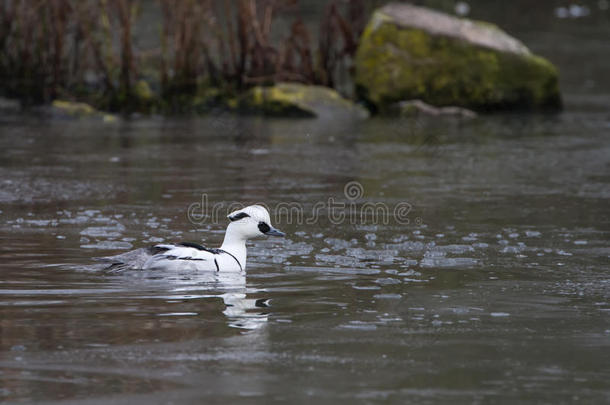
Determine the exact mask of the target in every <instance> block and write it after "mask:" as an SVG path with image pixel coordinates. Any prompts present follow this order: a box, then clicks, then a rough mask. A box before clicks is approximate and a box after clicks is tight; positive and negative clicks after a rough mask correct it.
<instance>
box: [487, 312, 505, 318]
mask: <svg viewBox="0 0 610 405" xmlns="http://www.w3.org/2000/svg"><path fill="white" fill-rule="evenodd" d="M490 315H491V316H493V317H494V318H502V317H506V316H510V314H509V313H508V312H492V313H491V314H490Z"/></svg>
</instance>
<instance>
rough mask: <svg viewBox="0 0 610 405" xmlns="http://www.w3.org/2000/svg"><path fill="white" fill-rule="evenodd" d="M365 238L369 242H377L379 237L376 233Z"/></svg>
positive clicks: (368, 234)
mask: <svg viewBox="0 0 610 405" xmlns="http://www.w3.org/2000/svg"><path fill="white" fill-rule="evenodd" d="M364 237H365V238H366V240H369V241H373V240H377V235H375V234H374V233H367V234H366V235H364Z"/></svg>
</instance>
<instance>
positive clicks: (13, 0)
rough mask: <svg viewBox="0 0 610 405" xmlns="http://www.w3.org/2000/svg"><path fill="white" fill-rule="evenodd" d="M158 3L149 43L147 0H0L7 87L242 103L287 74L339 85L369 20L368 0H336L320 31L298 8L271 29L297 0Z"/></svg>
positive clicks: (28, 99) (120, 105)
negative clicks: (141, 40)
mask: <svg viewBox="0 0 610 405" xmlns="http://www.w3.org/2000/svg"><path fill="white" fill-rule="evenodd" d="M154 5H155V7H156V9H157V11H158V13H159V16H160V18H159V20H160V24H159V28H158V31H159V36H158V40H157V41H156V44H155V45H154V46H152V47H148V48H146V49H144V48H141V47H139V46H138V42H137V41H136V39H135V38H136V35H135V34H134V33H135V32H136V31H137V30H138V28H141V25H142V24H146V22H145V21H144V20H143V18H141V14H142V12H141V11H142V6H143V2H142V1H140V0H3V1H0V78H1V81H0V95H2V96H5V97H9V98H17V99H20V100H21V102H22V104H24V105H34V104H43V103H49V102H51V101H53V100H56V99H66V100H74V101H80V102H86V103H89V104H91V105H93V106H95V107H96V108H99V109H102V110H108V111H122V112H134V111H137V112H159V113H169V112H181V111H205V110H207V109H209V108H210V107H212V106H217V105H218V104H219V103H220V104H223V103H224V104H225V105H232V104H233V105H235V104H236V103H235V100H237V99H238V97H239V96H240V95H243V94H246V93H247V91H248V90H249V89H250V88H253V87H256V86H260V85H267V84H273V83H278V82H281V81H291V82H298V83H304V84H317V85H322V86H327V87H331V88H336V87H337V86H338V84H339V82H340V79H339V77H340V75H345V72H346V71H348V70H350V69H351V67H350V66H351V60H352V58H353V56H354V54H355V52H356V48H357V41H358V38H359V36H360V33H361V32H362V29H363V28H364V25H365V23H366V21H365V10H364V8H365V4H364V1H363V0H349V1H338V0H335V1H331V2H329V4H328V5H327V7H326V10H325V12H324V18H323V19H321V21H320V23H319V26H318V27H316V29H317V32H315V36H314V35H312V33H311V32H310V29H309V28H308V27H307V26H306V25H305V24H304V22H303V21H302V20H301V19H300V18H298V17H296V18H295V19H294V20H293V21H292V22H291V24H289V25H288V26H287V28H286V32H276V30H274V31H273V35H272V29H274V28H275V26H274V21H275V20H276V19H277V18H278V17H279V16H282V15H287V14H289V13H292V14H294V10H295V7H296V6H297V0H180V1H171V0H157V1H156V3H154ZM149 6H150V5H148V4H147V7H149ZM314 37H315V38H317V39H316V40H315V41H314V39H313V38H314ZM314 42H315V43H314ZM237 104H239V103H237Z"/></svg>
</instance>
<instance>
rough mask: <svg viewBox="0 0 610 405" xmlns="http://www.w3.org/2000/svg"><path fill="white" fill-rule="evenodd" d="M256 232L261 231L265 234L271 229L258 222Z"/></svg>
mask: <svg viewBox="0 0 610 405" xmlns="http://www.w3.org/2000/svg"><path fill="white" fill-rule="evenodd" d="M258 230H259V231H261V232H262V233H267V232H269V231H270V230H271V227H270V226H269V225H267V224H266V223H264V222H259V223H258Z"/></svg>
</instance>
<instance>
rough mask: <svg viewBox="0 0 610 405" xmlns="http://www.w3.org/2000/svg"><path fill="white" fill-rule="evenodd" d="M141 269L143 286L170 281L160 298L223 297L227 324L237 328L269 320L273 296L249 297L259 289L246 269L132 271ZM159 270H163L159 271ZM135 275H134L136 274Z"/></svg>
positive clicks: (260, 324) (143, 287) (253, 325)
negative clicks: (250, 285)
mask: <svg viewBox="0 0 610 405" xmlns="http://www.w3.org/2000/svg"><path fill="white" fill-rule="evenodd" d="M132 272H137V273H140V274H138V275H137V279H138V280H139V281H138V286H137V288H139V289H147V288H155V289H156V288H158V287H161V286H163V285H165V286H167V285H168V284H169V287H170V289H169V291H167V292H163V291H160V294H159V295H158V298H159V299H164V300H168V299H170V300H171V299H189V300H209V299H212V298H221V299H222V301H223V303H224V305H225V307H226V308H225V309H224V310H223V311H222V313H223V314H224V315H225V316H226V317H227V324H228V325H229V326H230V327H233V328H239V329H244V330H253V329H259V328H262V327H264V326H265V325H266V323H267V321H268V317H269V315H268V313H267V311H268V310H267V308H268V307H269V300H267V299H265V298H249V297H248V296H249V295H250V296H251V295H252V294H255V293H257V292H258V290H255V289H248V287H247V285H246V279H247V278H246V272H225V273H223V272H205V271H196V270H176V271H166V270H160V271H142V270H138V271H132V270H129V271H127V272H125V273H123V274H122V275H123V276H128V274H127V273H132ZM158 273H162V275H159V274H158ZM132 277H133V275H132ZM194 314H196V313H174V314H171V313H170V314H163V315H175V316H180V315H185V316H188V315H194Z"/></svg>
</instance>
